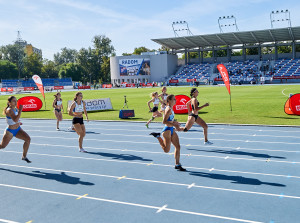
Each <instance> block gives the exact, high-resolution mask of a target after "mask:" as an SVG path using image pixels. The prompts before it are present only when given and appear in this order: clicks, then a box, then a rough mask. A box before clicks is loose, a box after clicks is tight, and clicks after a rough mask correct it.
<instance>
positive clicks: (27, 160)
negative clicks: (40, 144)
mask: <svg viewBox="0 0 300 223" xmlns="http://www.w3.org/2000/svg"><path fill="white" fill-rule="evenodd" d="M22 160H24V161H26V162H27V163H31V161H30V160H29V159H28V158H27V157H22Z"/></svg>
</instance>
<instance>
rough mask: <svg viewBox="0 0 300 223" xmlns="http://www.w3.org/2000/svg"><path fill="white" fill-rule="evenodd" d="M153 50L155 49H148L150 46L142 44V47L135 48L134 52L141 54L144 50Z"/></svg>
mask: <svg viewBox="0 0 300 223" xmlns="http://www.w3.org/2000/svg"><path fill="white" fill-rule="evenodd" d="M151 51H153V50H150V49H148V48H146V47H144V46H141V47H136V48H134V51H133V54H135V55H141V54H142V53H144V52H151Z"/></svg>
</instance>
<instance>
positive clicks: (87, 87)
mask: <svg viewBox="0 0 300 223" xmlns="http://www.w3.org/2000/svg"><path fill="white" fill-rule="evenodd" d="M78 89H91V86H85V85H83V86H78Z"/></svg>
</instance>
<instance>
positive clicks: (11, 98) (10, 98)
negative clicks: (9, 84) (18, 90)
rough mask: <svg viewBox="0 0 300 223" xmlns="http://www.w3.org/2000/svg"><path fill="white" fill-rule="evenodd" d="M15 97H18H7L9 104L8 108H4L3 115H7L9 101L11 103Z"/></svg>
mask: <svg viewBox="0 0 300 223" xmlns="http://www.w3.org/2000/svg"><path fill="white" fill-rule="evenodd" d="M14 98H16V97H15V96H10V97H8V99H7V106H6V108H4V110H3V115H6V109H8V107H9V103H11V101H12V100H13V99H14Z"/></svg>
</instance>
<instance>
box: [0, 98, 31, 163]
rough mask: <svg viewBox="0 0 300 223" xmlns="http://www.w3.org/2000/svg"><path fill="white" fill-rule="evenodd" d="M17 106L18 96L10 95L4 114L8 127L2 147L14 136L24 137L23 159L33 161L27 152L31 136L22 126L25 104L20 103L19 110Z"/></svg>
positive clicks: (0, 145) (0, 147) (0, 146)
mask: <svg viewBox="0 0 300 223" xmlns="http://www.w3.org/2000/svg"><path fill="white" fill-rule="evenodd" d="M16 107H17V99H16V97H14V96H10V97H9V98H8V100H7V107H6V108H5V109H4V111H3V114H4V115H5V116H6V122H7V124H8V127H7V129H6V130H5V132H4V135H3V138H2V142H1V144H0V149H4V148H5V147H6V146H7V145H8V143H9V142H10V140H11V139H12V138H13V137H16V138H18V139H22V140H24V144H23V156H22V160H24V161H26V162H27V163H31V161H30V160H29V159H28V158H27V152H28V148H29V145H30V137H29V135H28V134H27V133H26V132H25V131H24V130H23V129H22V128H21V127H20V125H21V123H20V117H21V113H22V110H23V105H20V107H19V109H20V110H18V109H17V108H16Z"/></svg>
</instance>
